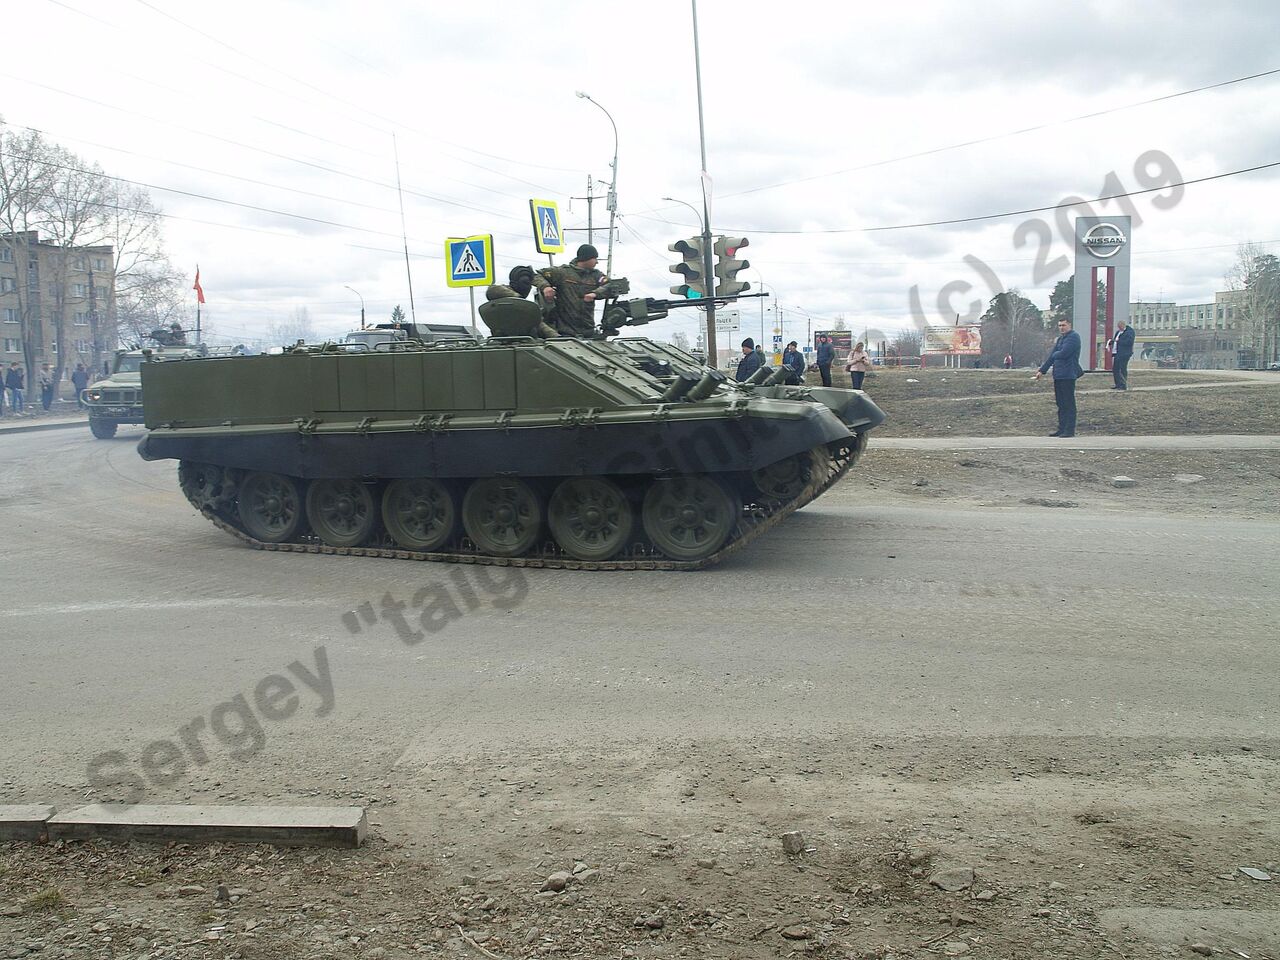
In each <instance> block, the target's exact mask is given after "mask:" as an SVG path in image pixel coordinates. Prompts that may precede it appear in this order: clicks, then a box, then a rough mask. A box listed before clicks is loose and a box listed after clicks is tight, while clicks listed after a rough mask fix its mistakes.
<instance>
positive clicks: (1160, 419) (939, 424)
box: [868, 372, 1280, 437]
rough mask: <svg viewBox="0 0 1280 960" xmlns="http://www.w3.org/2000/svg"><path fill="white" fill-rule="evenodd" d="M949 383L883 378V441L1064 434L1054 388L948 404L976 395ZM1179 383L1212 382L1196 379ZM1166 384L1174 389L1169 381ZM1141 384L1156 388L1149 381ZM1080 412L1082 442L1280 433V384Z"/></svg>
mask: <svg viewBox="0 0 1280 960" xmlns="http://www.w3.org/2000/svg"><path fill="white" fill-rule="evenodd" d="M979 376H980V378H981V380H986V379H987V378H988V377H992V376H1001V374H994V373H993V374H988V373H983V372H980V373H979ZM1154 376H1155V374H1153V375H1152V379H1154ZM1168 376H1171V377H1177V376H1179V374H1177V373H1173V374H1170V375H1168ZM1182 376H1183V377H1186V376H1187V375H1186V374H1183V375H1182ZM946 379H947V382H946V383H943V382H941V381H942V378H941V377H938V379H937V381H936V382H934V383H926V382H924V381H922V382H921V383H920V384H908V383H905V378H904V382H895V381H894V380H893V379H892V378H891V377H882V378H877V381H876V382H875V383H872V384H868V392H869V393H870V394H871V396H872V398H873V399H875V401H876V402H877V403H878V404H879V405H880V406H881V408H882V409H883V410H884V411H885V413H886V414H887V415H888V419H887V421H886V422H885V424H884V426H882V427H880V428H879V429H878V430H877V433H878V434H879V435H880V436H897V437H945V436H972V437H986V436H994V437H999V436H1037V435H1039V434H1048V433H1049V432H1051V431H1052V430H1054V429H1055V428H1056V427H1057V414H1056V408H1055V407H1054V402H1053V386H1052V384H1051V383H1049V382H1048V381H1046V380H1041V381H1038V382H1032V381H1030V380H1027V379H1026V378H1025V377H1023V378H1021V380H1020V382H1019V383H1017V384H1014V383H1008V382H1006V383H1005V384H1003V385H1002V384H995V385H992V384H990V383H981V381H978V385H980V386H982V387H983V389H985V390H986V391H987V393H989V394H998V393H1000V392H1001V391H1000V390H999V389H998V388H999V387H1004V390H1003V395H996V396H985V397H982V398H981V399H973V400H956V399H947V397H963V396H971V395H974V394H973V393H972V387H973V386H974V385H975V381H971V380H969V379H968V377H967V375H965V376H962V377H961V378H959V379H958V382H956V383H953V382H952V378H951V377H948V378H946ZM1177 382H1178V383H1187V382H1197V383H1203V382H1205V381H1204V380H1203V379H1199V378H1196V379H1182V380H1179V381H1177ZM1159 383H1161V384H1166V383H1168V384H1170V385H1172V384H1171V382H1170V381H1168V380H1165V379H1163V378H1162V379H1161V380H1160V381H1159ZM1139 384H1140V385H1142V384H1145V385H1153V384H1149V383H1147V380H1146V378H1145V377H1144V378H1143V380H1141V381H1139ZM1101 385H1102V384H1101V378H1090V377H1086V378H1085V379H1084V380H1082V381H1081V384H1080V389H1081V390H1082V391H1087V390H1089V389H1091V388H1094V387H1096V386H1101ZM908 391H911V392H910V393H909V392H908ZM917 391H918V392H917ZM913 393H915V395H913ZM1077 404H1078V407H1079V424H1078V426H1077V431H1078V432H1079V433H1080V434H1082V435H1089V434H1097V435H1105V436H1141V435H1146V434H1168V435H1177V434H1207V433H1261V434H1276V433H1280V378H1278V379H1277V381H1276V383H1275V385H1246V386H1231V385H1224V386H1222V387H1221V388H1218V387H1205V388H1201V389H1195V390H1185V391H1183V390H1156V391H1141V390H1135V391H1129V392H1127V393H1120V392H1114V393H1113V392H1106V393H1081V394H1080V395H1079V396H1078V400H1077Z"/></svg>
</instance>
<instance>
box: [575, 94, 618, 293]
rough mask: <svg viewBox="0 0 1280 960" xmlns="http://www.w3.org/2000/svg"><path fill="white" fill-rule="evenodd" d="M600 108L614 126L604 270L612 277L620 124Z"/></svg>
mask: <svg viewBox="0 0 1280 960" xmlns="http://www.w3.org/2000/svg"><path fill="white" fill-rule="evenodd" d="M574 92H575V93H577V95H578V97H579V98H580V99H582V100H591V102H592V103H594V104H595V105H596V106H597V107H600V104H599V103H598V102H596V101H595V100H592V99H591V95H590V94H589V93H585V92H583V91H582V90H577V91H574ZM600 109H601V110H602V111H603V112H604V115H605V116H606V117H608V118H609V125H610V126H611V127H613V163H612V164H610V166H611V167H612V168H613V177H612V181H611V182H610V184H609V203H608V206H609V255H608V259H607V260H606V261H605V268H604V272H605V273H606V274H607V275H608V276H609V277H612V276H613V220H614V217H616V216H617V214H618V125H617V124H616V123H614V122H613V115H612V114H611V113H609V111H608V110H605V109H604V107H600Z"/></svg>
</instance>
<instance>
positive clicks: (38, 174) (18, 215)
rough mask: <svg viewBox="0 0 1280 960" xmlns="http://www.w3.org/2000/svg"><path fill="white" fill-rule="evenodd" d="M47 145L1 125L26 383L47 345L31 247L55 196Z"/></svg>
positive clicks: (0, 218) (5, 218)
mask: <svg viewBox="0 0 1280 960" xmlns="http://www.w3.org/2000/svg"><path fill="white" fill-rule="evenodd" d="M47 147H48V142H47V141H46V140H45V139H44V138H43V137H42V136H41V135H40V134H39V133H37V132H35V131H28V132H27V133H17V132H15V131H13V130H10V129H7V128H5V127H4V126H3V121H0V234H3V235H4V240H5V242H6V243H7V245H8V247H9V251H10V255H11V256H12V258H13V267H14V277H13V285H12V286H13V289H11V290H7V291H5V290H0V293H11V294H13V295H14V302H15V303H17V308H16V309H17V315H18V323H19V331H20V336H21V340H22V354H23V361H24V363H25V365H26V368H27V380H28V382H31V380H32V375H33V373H34V371H35V362H36V356H37V354H38V353H39V351H40V349H41V348H42V346H43V344H44V331H43V329H42V326H41V323H40V285H39V278H38V276H37V274H36V272H35V263H36V261H35V258H34V256H33V254H32V249H31V248H32V246H33V244H34V243H35V240H36V235H37V231H39V230H40V229H41V228H43V227H45V226H46V220H45V216H46V213H45V207H44V201H45V199H46V198H47V197H48V196H49V195H50V194H51V193H52V192H53V183H52V181H53V170H52V169H51V168H50V167H48V166H47V165H46V164H45V163H44V162H43V161H42V157H43V155H44V153H45V151H46V149H47Z"/></svg>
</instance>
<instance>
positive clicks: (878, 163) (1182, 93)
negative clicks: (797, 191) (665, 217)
mask: <svg viewBox="0 0 1280 960" xmlns="http://www.w3.org/2000/svg"><path fill="white" fill-rule="evenodd" d="M1276 74H1280V67H1277V68H1276V69H1274V70H1264V71H1262V72H1261V73H1251V74H1249V75H1248V76H1246V77H1235V78H1233V79H1231V80H1222V81H1219V82H1218V83H1209V84H1205V85H1204V86H1202V87H1192V88H1191V89H1190V90H1179V91H1178V92H1177V93H1167V94H1165V95H1164V96H1161V97H1151V98H1150V99H1147V100H1138V101H1135V102H1134V103H1126V104H1122V105H1121V106H1118V107H1108V108H1107V109H1105V110H1095V111H1094V112H1093V113H1082V114H1080V116H1078V117H1069V118H1067V119H1065V120H1053V121H1050V122H1049V123H1040V124H1036V125H1035V126H1032V127H1023V128H1022V129H1020V130H1009V131H1006V132H1005V133H996V134H992V135H991V136H987V137H978V138H977V139H975V140H964V141H961V142H960V143H950V144H947V145H946V146H942V147H931V148H930V149H928V150H918V151H916V152H915V153H905V154H903V155H902V156H899V157H888V158H886V159H884V160H874V161H872V162H871V163H863V164H859V165H858V166H856V167H845V168H843V169H841V170H832V171H831V172H830V173H816V174H814V175H813V176H810V177H797V178H796V179H794V180H780V181H778V182H777V183H769V184H765V185H764V186H760V187H751V188H750V189H747V190H739V191H737V192H736V193H727V194H725V195H724V196H723V197H722V198H721V199H728V198H729V197H741V196H746V195H747V194H751V193H761V192H763V191H765V190H776V189H777V188H779V187H789V186H793V185H794V184H797V183H811V182H812V181H814V180H825V179H827V178H829V177H838V176H840V175H841V174H845V173H856V172H858V171H860V170H871V169H873V168H875V167H884V166H888V165H889V164H891V163H901V162H903V161H904V160H915V159H918V158H920V157H929V156H933V155H934V154H938V153H946V152H947V151H949V150H962V149H964V148H966V147H974V146H977V145H979V144H982V143H993V142H995V141H997V140H1006V139H1008V138H1010V137H1020V136H1022V135H1023V134H1024V133H1035V132H1036V131H1038V130H1048V129H1051V128H1053V127H1060V126H1065V125H1066V124H1070V123H1079V122H1080V121H1082V120H1093V119H1095V118H1097V117H1105V116H1107V115H1108V114H1112V113H1120V112H1121V111H1123V110H1134V109H1137V108H1138V107H1146V106H1150V105H1151V104H1153V103H1161V102H1163V101H1165V100H1175V99H1177V98H1178V97H1189V96H1191V95H1192V94H1195V93H1203V92H1204V91H1206V90H1217V89H1219V88H1220V87H1229V86H1231V85H1232V84H1236V83H1247V82H1248V81H1250V80H1260V79H1261V78H1263V77H1271V76H1275V75H1276ZM757 232H759V231H757Z"/></svg>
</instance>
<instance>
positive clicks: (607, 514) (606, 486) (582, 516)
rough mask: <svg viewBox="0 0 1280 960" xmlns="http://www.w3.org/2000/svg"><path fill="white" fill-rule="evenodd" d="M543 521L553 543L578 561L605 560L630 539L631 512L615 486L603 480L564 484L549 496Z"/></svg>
mask: <svg viewBox="0 0 1280 960" xmlns="http://www.w3.org/2000/svg"><path fill="white" fill-rule="evenodd" d="M547 520H548V523H549V525H550V527H551V533H552V536H554V537H555V538H556V543H558V544H560V548H561V549H562V550H564V552H565V553H567V554H569V556H571V557H574V558H576V559H578V560H608V559H609V558H610V557H612V556H614V555H615V554H617V553H618V552H620V551H621V550H622V549H623V548H624V547H626V545H627V541H628V540H630V539H631V531H632V529H633V528H634V526H635V511H634V510H632V509H631V502H630V501H629V500H628V499H627V495H626V494H625V493H623V492H622V491H621V490H620V489H619V488H618V485H617V484H616V483H614V482H613V481H611V480H605V479H604V478H603V477H574V478H571V479H568V480H564V481H563V482H561V484H560V485H559V486H558V487H556V491H555V493H553V494H552V495H551V502H550V504H549V505H548V508H547Z"/></svg>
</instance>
